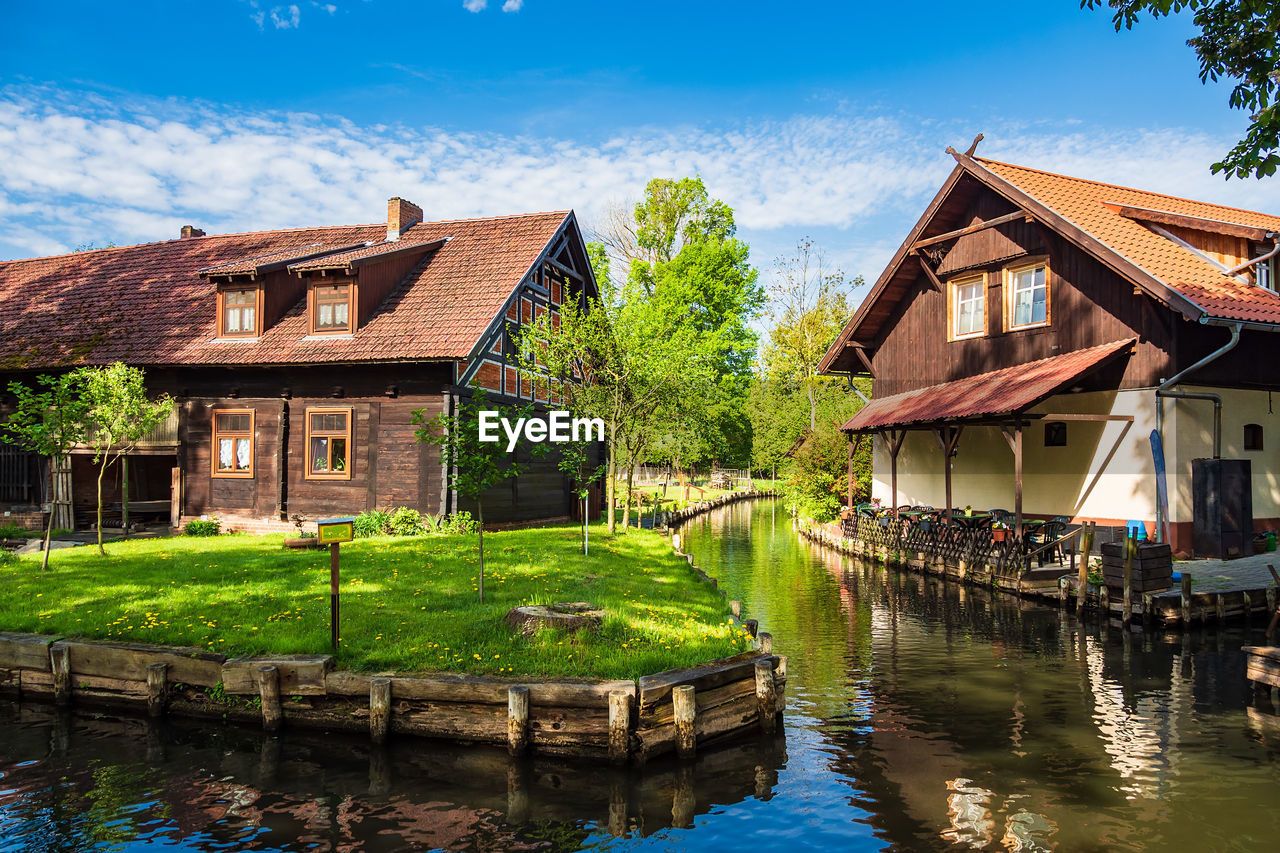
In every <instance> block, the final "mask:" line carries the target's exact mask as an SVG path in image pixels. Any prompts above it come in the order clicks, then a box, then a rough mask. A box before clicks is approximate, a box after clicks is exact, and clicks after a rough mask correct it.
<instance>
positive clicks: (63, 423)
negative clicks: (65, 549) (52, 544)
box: [2, 372, 87, 569]
mask: <svg viewBox="0 0 1280 853" xmlns="http://www.w3.org/2000/svg"><path fill="white" fill-rule="evenodd" d="M36 381H37V382H38V383H39V385H40V386H43V387H42V388H41V389H34V388H28V387H27V386H25V385H23V384H22V383H21V382H11V383H9V393H11V394H13V396H14V397H16V398H17V401H18V405H17V409H16V411H15V412H14V413H13V415H12V416H11V417H10V418H9V420H8V421H7V422H6V423H5V424H3V427H2V430H3V434H4V435H5V436H6V437H7V438H8V439H9V440H10V441H12V442H13V443H14V444H17V445H18V446H20V447H23V448H26V449H27V450H30V451H31V452H32V453H39V454H40V455H41V456H45V457H47V458H48V464H49V495H50V500H51V501H53V502H54V505H53V506H52V507H51V511H50V513H49V518H48V519H47V521H46V522H45V527H44V556H43V558H42V559H41V563H40V568H42V569H48V568H49V541H50V539H52V537H53V519H54V516H55V515H56V514H57V511H56V510H57V503H56V502H57V500H58V495H57V485H56V482H55V480H56V474H55V471H56V470H57V468H58V466H59V465H61V464H63V461H64V460H65V459H66V458H67V454H68V453H70V452H71V449H72V448H73V447H75V446H76V445H77V444H79V443H80V442H82V441H84V439H85V415H86V409H87V406H86V402H85V400H84V397H83V395H82V393H81V391H82V389H81V377H80V375H79V374H77V373H74V372H72V373H63V374H60V375H58V376H39V377H37V378H36ZM67 497H68V498H69V497H70V495H68V496H67Z"/></svg>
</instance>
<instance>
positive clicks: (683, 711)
mask: <svg viewBox="0 0 1280 853" xmlns="http://www.w3.org/2000/svg"><path fill="white" fill-rule="evenodd" d="M671 705H672V708H673V709H674V711H675V718H676V754H677V755H679V756H680V757H681V758H693V756H694V754H695V753H696V752H697V748H698V743H697V735H696V733H695V732H694V728H693V720H694V717H695V716H696V715H697V713H698V710H697V705H696V703H695V702H694V695H693V685H692V684H681V685H680V686H679V687H675V688H673V689H672V690H671Z"/></svg>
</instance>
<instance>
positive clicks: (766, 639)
mask: <svg viewBox="0 0 1280 853" xmlns="http://www.w3.org/2000/svg"><path fill="white" fill-rule="evenodd" d="M756 639H757V640H758V641H759V644H760V652H761V654H766V655H771V654H773V634H770V633H769V632H768V631H761V632H760V633H759V634H756Z"/></svg>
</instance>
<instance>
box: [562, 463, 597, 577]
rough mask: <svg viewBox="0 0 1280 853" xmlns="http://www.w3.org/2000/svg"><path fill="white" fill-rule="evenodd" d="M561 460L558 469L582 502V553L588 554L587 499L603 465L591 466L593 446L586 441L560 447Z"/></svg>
mask: <svg viewBox="0 0 1280 853" xmlns="http://www.w3.org/2000/svg"><path fill="white" fill-rule="evenodd" d="M559 450H560V458H559V459H558V460H557V461H556V467H557V468H558V469H559V470H560V472H561V473H562V474H564V475H565V476H566V477H568V478H569V482H571V483H573V494H574V496H575V497H577V498H578V500H580V501H582V553H583V554H586V553H588V547H587V545H588V542H587V539H588V536H589V534H588V528H589V526H590V519H588V518H587V498H588V497H589V496H590V494H591V484H592V483H593V482H595V480H596V479H597V478H598V477H599V476H600V469H601V468H602V467H603V466H601V465H593V464H591V444H590V443H589V442H586V441H570V442H566V443H564V444H561V445H559Z"/></svg>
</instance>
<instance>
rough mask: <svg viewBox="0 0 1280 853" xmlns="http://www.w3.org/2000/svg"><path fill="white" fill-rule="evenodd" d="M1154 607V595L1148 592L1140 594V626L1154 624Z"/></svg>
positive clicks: (1145, 626)
mask: <svg viewBox="0 0 1280 853" xmlns="http://www.w3.org/2000/svg"><path fill="white" fill-rule="evenodd" d="M1155 609H1156V599H1155V596H1153V595H1152V594H1151V593H1149V592H1144V593H1143V594H1142V627H1144V628H1150V627H1151V626H1152V625H1153V624H1155V618H1156V615H1155ZM1143 651H1146V650H1145V649H1143Z"/></svg>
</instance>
